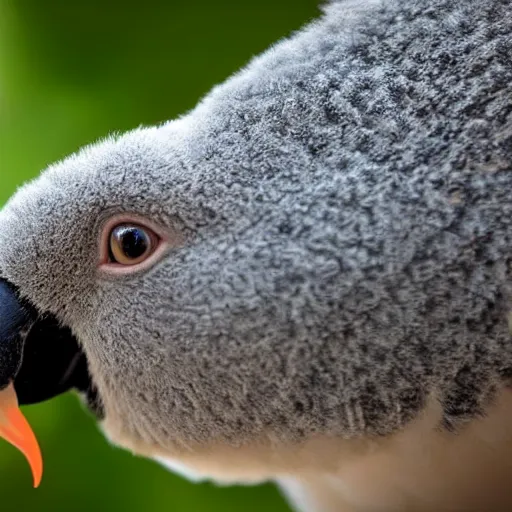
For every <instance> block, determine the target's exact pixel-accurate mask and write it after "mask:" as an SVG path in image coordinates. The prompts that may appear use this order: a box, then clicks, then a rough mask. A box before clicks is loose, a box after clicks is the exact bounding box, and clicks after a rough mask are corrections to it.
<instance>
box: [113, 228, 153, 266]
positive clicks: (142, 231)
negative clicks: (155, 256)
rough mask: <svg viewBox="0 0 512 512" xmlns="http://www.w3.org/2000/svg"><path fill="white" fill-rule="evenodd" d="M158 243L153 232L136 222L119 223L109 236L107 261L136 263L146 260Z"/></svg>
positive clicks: (127, 263) (125, 263) (123, 263)
mask: <svg viewBox="0 0 512 512" xmlns="http://www.w3.org/2000/svg"><path fill="white" fill-rule="evenodd" d="M157 245H158V239H157V236H156V234H155V233H153V232H152V231H151V230H150V229H148V228H146V227H144V226H139V225H137V224H119V225H118V226H115V227H114V228H113V229H112V230H111V232H110V236H109V263H117V264H119V265H137V264H138V263H141V262H143V261H144V260H146V259H147V258H148V257H149V256H150V255H151V254H152V253H153V251H154V249H155V248H156V246H157Z"/></svg>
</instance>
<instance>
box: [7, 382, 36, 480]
mask: <svg viewBox="0 0 512 512" xmlns="http://www.w3.org/2000/svg"><path fill="white" fill-rule="evenodd" d="M0 436H1V437H3V438H4V439H5V440H6V441H9V443H11V444H12V445H13V446H15V447H16V448H18V450H20V451H21V452H22V453H23V455H25V457H26V459H27V461H28V463H29V465H30V468H31V469H32V475H33V477H34V487H38V486H39V484H40V483H41V478H42V476H43V458H42V456H41V450H40V448H39V444H38V443H37V439H36V437H35V435H34V433H33V432H32V429H31V428H30V425H29V424H28V422H27V420H26V419H25V416H23V413H22V412H21V410H20V408H19V406H18V399H17V397H16V391H14V385H13V384H9V385H8V386H7V387H6V388H5V389H3V390H2V391H0Z"/></svg>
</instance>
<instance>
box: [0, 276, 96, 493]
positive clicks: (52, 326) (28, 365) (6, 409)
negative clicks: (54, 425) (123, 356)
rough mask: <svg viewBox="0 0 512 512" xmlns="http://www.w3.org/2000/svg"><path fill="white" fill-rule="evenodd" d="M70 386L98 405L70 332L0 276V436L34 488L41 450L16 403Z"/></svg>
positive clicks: (42, 397)
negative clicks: (25, 466) (20, 459)
mask: <svg viewBox="0 0 512 512" xmlns="http://www.w3.org/2000/svg"><path fill="white" fill-rule="evenodd" d="M71 388H75V389H78V390H79V391H84V392H86V394H87V396H88V399H89V402H90V405H91V406H92V407H95V408H96V409H98V407H100V403H99V399H98V397H97V395H96V392H95V390H94V388H93V386H92V384H91V380H90V378H89V372H88V365H87V360H86V358H85V355H84V353H83V352H82V350H81V349H80V347H79V345H78V343H77V340H76V339H75V338H74V336H73V335H72V333H71V331H70V330H69V329H68V328H66V327H63V326H61V325H60V324H59V323H58V322H57V320H56V319H55V318H53V317H52V316H46V317H44V318H42V317H39V315H38V314H37V312H36V310H35V308H33V307H32V306H31V305H30V304H28V303H27V302H26V301H23V300H22V299H20V297H19V295H18V293H17V291H16V288H15V287H14V286H12V285H11V284H10V283H8V282H7V281H5V280H4V279H0V436H1V437H3V438H5V439H6V440H7V441H9V442H10V443H11V444H13V445H14V446H16V447H17V448H18V449H20V450H21V451H22V452H23V454H24V455H25V456H26V458H27V460H28V462H29V464H30V466H31V468H32V473H33V476H34V486H35V487H37V486H38V485H39V483H40V481H41V476H42V458H41V452H40V449H39V446H38V444H37V441H36V438H35V436H34V434H33V432H32V430H31V429H30V426H29V425H28V423H27V421H26V420H25V418H24V416H23V414H22V413H21V411H20V409H19V406H18V405H19V404H21V405H23V404H32V403H37V402H42V401H45V400H48V399H50V398H53V397H54V396H56V395H59V394H61V393H64V392H65V391H68V390H69V389H71ZM96 412H100V411H98V410H96Z"/></svg>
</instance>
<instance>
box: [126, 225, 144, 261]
mask: <svg viewBox="0 0 512 512" xmlns="http://www.w3.org/2000/svg"><path fill="white" fill-rule="evenodd" d="M119 238H120V240H119V241H120V243H121V249H122V251H123V253H124V254H125V256H127V257H128V258H131V259H134V260H135V259H137V258H140V257H141V256H143V255H144V253H145V252H146V251H147V250H148V247H149V240H148V237H147V235H146V234H145V233H144V231H142V230H141V229H139V228H135V227H134V228H126V229H124V230H123V231H122V232H121V233H120V237H119Z"/></svg>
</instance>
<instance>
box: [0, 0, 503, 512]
mask: <svg viewBox="0 0 512 512" xmlns="http://www.w3.org/2000/svg"><path fill="white" fill-rule="evenodd" d="M511 55H512V2H511V1H510V0H485V1H484V0H464V1H460V0H333V1H331V2H327V3H326V4H325V5H324V6H323V11H322V13H321V14H320V15H319V16H318V18H317V19H315V20H312V21H311V22H309V23H308V24H307V25H305V26H304V27H303V28H301V29H299V30H298V31H296V32H294V33H293V34H291V35H289V36H288V37H286V38H284V39H282V40H280V41H278V42H276V43H275V44H274V45H273V46H272V47H270V48H268V49H267V50H266V51H264V52H263V53H262V54H261V55H258V56H256V57H254V58H253V59H252V60H251V61H250V62H248V63H247V65H246V66H245V67H244V68H242V69H241V70H239V71H238V72H237V73H235V74H234V75H232V76H230V77H228V78H227V79H226V80H225V81H224V82H222V83H220V84H218V85H216V86H215V87H213V89H212V90H211V91H210V92H209V93H208V94H206V95H205V96H204V97H203V98H202V99H200V100H199V101H198V103H197V105H196V106H195V107H194V108H193V109H191V110H190V111H188V112H186V113H184V114H183V115H182V116H180V117H177V118H176V119H172V120H169V121H166V122H164V123H161V124H160V125H157V126H141V127H138V128H136V129H134V130H131V131H129V132H126V133H123V134H115V135H110V136H106V137H105V138H103V139H101V140H99V141H97V142H95V143H93V144H90V145H88V146H86V147H84V148H82V149H80V150H79V151H77V152H76V153H74V154H72V155H70V156H68V157H66V158H64V159H63V160H61V161H59V162H56V163H54V164H52V165H50V166H49V167H48V168H47V169H45V170H43V171H42V173H41V174H40V175H39V176H38V177H37V178H35V179H34V180H32V181H30V182H28V183H26V184H24V185H23V186H22V187H20V188H19V189H18V190H17V191H16V192H15V194H14V195H13V196H12V197H11V199H10V200H9V201H8V202H7V204H6V205H5V206H4V207H3V208H2V210H1V211H0V389H1V390H2V391H1V392H0V410H2V411H3V412H4V416H6V417H7V416H8V415H6V414H5V411H6V410H8V409H9V407H10V409H9V410H11V411H14V410H17V409H16V408H17V407H18V406H21V405H28V404H32V403H36V402H41V401H45V400H49V399H51V398H52V397H54V396H56V395H58V394H60V393H63V392H66V391H69V390H74V391H75V392H76V393H77V394H78V395H79V396H80V397H81V400H83V402H84V403H85V404H86V406H87V407H88V408H89V409H90V410H91V411H93V413H94V414H95V416H96V418H97V421H98V424H99V426H100V428H101V430H102V432H103V433H104V435H105V438H106V440H107V442H110V443H113V444H115V445H117V446H120V447H122V448H124V449H126V450H129V451H131V452H133V453H135V454H137V455H139V456H141V457H146V458H150V459H154V460H156V461H159V462H160V463H161V464H163V465H165V466H167V467H169V468H171V469H172V470H173V471H177V472H180V473H182V474H184V475H186V476H188V477H189V478H191V479H209V480H212V481H214V482H218V483H220V484H235V483H237V484H245V485H251V484H256V483H259V482H266V481H270V482H274V483H275V484H276V485H277V486H278V487H279V488H280V489H281V491H282V493H283V495H284V496H285V497H286V498H287V499H288V501H289V503H290V505H291V506H293V507H295V509H296V510H297V511H303V512H405V511H406V512H432V511H436V512H448V511H451V512H455V511H459V512H460V511H465V512H477V511H478V512H481V511H483V510H485V511H491V512H500V511H504V512H505V511H509V510H512V488H511V486H510V479H511V477H512V391H511V377H512V334H511V329H512V307H511V306H512V302H511V297H512V276H511V263H512V227H511V223H510V219H511V216H512V194H511V190H512V65H511V60H510V59H511ZM3 403H5V404H8V405H2V404H3ZM9 404H10V405H9ZM2 418H3V417H2V415H1V414H0V423H2V422H3V427H2V428H3V429H4V435H7V434H5V431H7V430H8V427H9V423H8V422H9V420H8V418H7V419H5V418H3V419H2ZM17 418H18V420H19V421H22V420H20V419H19V416H17ZM11 426H12V425H11ZM1 432H2V431H1V430H0V433H1ZM27 436H29V434H27ZM11 437H12V436H11ZM29 437H30V436H29ZM18 441H19V440H18ZM21 444H23V443H21ZM23 447H24V448H25V449H26V451H27V452H28V453H29V455H30V454H32V455H30V456H31V457H32V458H33V460H36V462H37V457H38V455H37V449H36V447H35V445H34V439H32V438H31V439H30V440H29V441H27V442H26V443H25V445H23Z"/></svg>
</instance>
